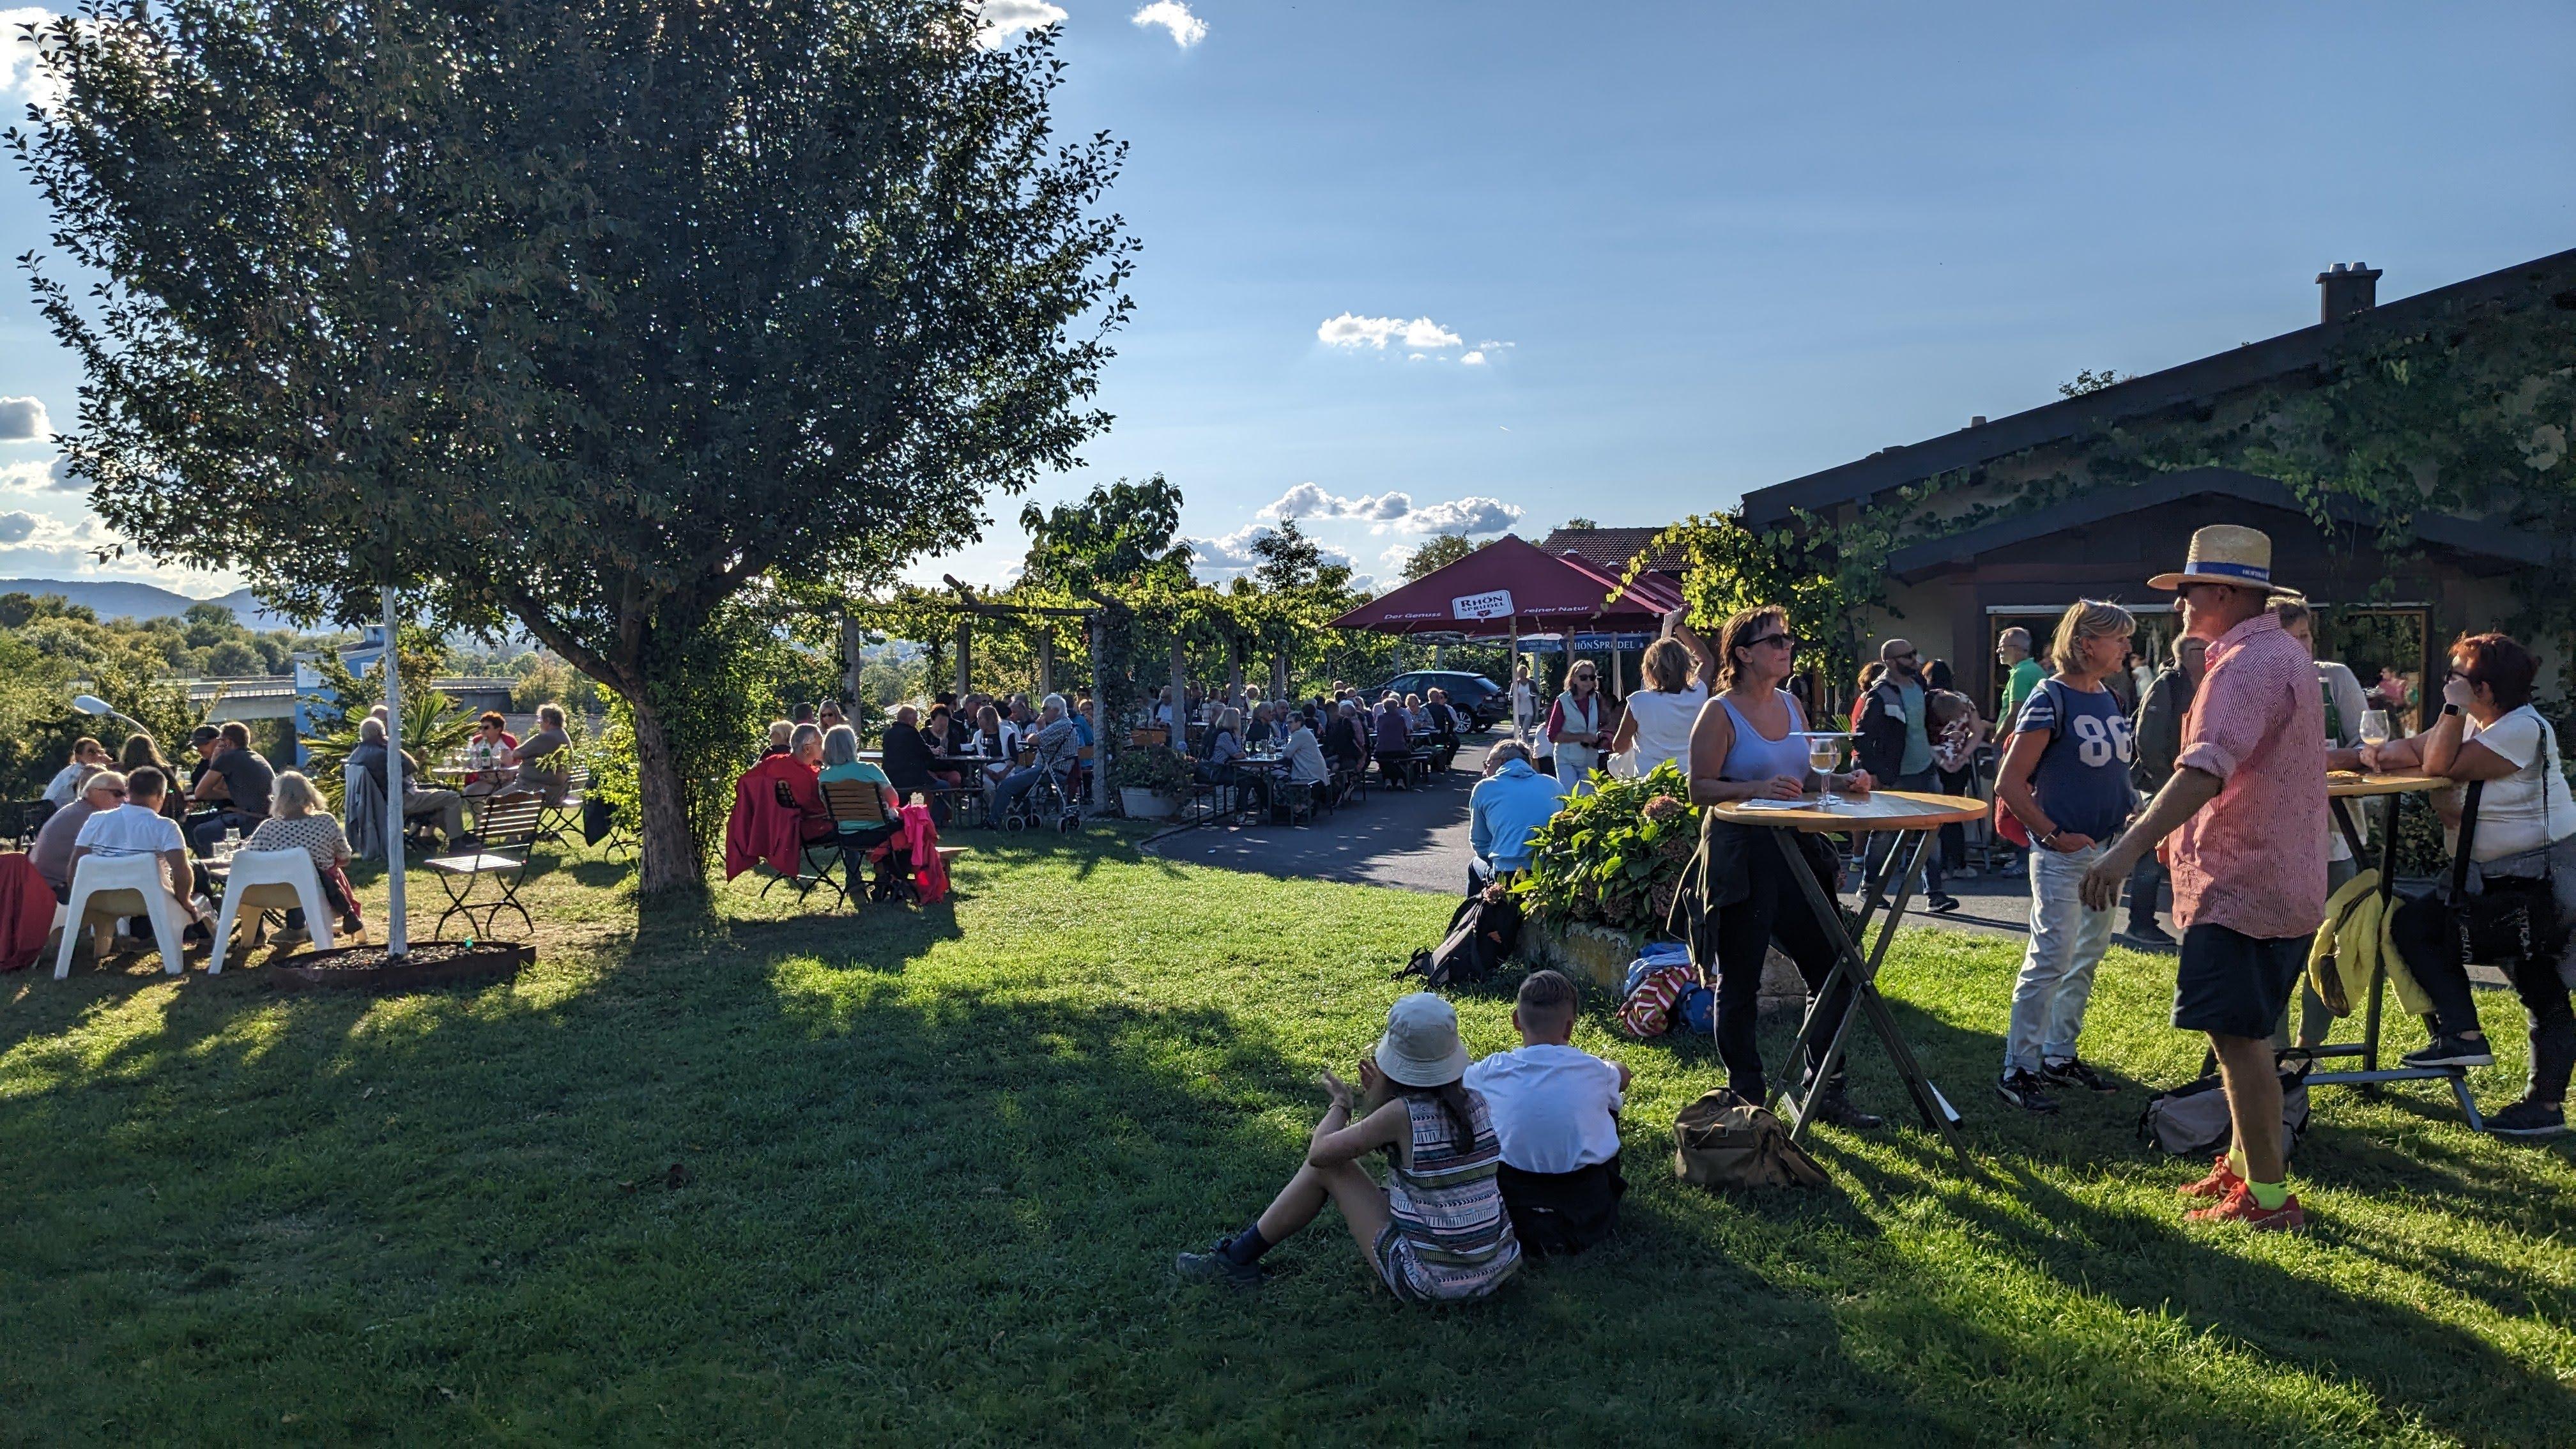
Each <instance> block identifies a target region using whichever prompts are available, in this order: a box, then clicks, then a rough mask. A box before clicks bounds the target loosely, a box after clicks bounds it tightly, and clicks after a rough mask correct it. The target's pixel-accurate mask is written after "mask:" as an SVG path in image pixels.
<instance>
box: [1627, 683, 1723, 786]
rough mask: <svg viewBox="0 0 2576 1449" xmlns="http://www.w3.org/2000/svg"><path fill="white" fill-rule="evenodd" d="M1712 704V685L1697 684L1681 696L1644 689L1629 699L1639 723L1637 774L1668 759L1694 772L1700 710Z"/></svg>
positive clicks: (1685, 770)
mask: <svg viewBox="0 0 2576 1449" xmlns="http://www.w3.org/2000/svg"><path fill="white" fill-rule="evenodd" d="M1706 703H1708V686H1706V685H1704V684H1694V685H1692V686H1691V687H1690V688H1688V689H1685V690H1683V691H1682V692H1681V693H1679V694H1666V693H1665V692H1664V691H1662V690H1660V689H1641V690H1638V691H1637V692H1636V693H1635V694H1632V695H1629V696H1628V714H1629V717H1630V718H1632V719H1634V720H1636V722H1637V738H1636V751H1637V773H1638V774H1640V775H1643V774H1645V773H1646V772H1648V771H1650V770H1652V769H1654V768H1655V767H1656V766H1657V765H1660V764H1662V763H1663V762H1664V761H1666V760H1670V761H1672V762H1673V763H1674V764H1675V765H1678V766H1679V767H1680V768H1681V772H1682V773H1683V774H1684V775H1688V774H1689V773H1690V737H1691V726H1692V725H1694V724H1697V723H1698V722H1699V709H1700V706H1701V705H1704V704H1706Z"/></svg>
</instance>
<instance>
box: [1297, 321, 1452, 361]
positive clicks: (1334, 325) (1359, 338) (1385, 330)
mask: <svg viewBox="0 0 2576 1449" xmlns="http://www.w3.org/2000/svg"><path fill="white" fill-rule="evenodd" d="M1315 338H1316V340H1317V341H1320V342H1322V343H1324V344H1326V345H1327V346H1331V347H1374V348H1376V349H1377V350H1378V351H1380V352H1383V351H1385V350H1386V345H1387V343H1389V342H1391V341H1392V342H1400V343H1402V344H1404V346H1406V347H1407V348H1411V349H1415V350H1418V351H1423V352H1437V351H1439V350H1441V349H1443V348H1448V347H1456V346H1458V345H1460V344H1461V343H1462V342H1464V341H1465V340H1466V339H1464V338H1462V337H1460V336H1459V335H1458V334H1457V333H1455V332H1452V331H1450V330H1449V329H1448V328H1446V327H1443V326H1441V325H1440V324H1439V323H1437V322H1434V321H1432V320H1431V319H1430V318H1428V317H1416V318H1414V319H1413V320H1412V321H1410V322H1407V321H1405V320H1404V319H1403V318H1401V317H1363V316H1361V315H1359V314H1358V313H1356V312H1344V313H1343V314H1342V315H1340V316H1339V317H1327V318H1325V319H1324V322H1323V325H1322V326H1319V327H1317V328H1316V329H1315Z"/></svg>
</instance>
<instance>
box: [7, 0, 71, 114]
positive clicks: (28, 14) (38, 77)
mask: <svg viewBox="0 0 2576 1449" xmlns="http://www.w3.org/2000/svg"><path fill="white" fill-rule="evenodd" d="M61 18H62V17H61V16H59V15H57V14H55V13H54V12H53V11H51V10H45V9H41V8H39V7H37V6H33V5H25V6H14V7H12V8H10V9H7V10H0V97H6V98H7V99H8V100H9V101H11V102H14V103H18V104H24V103H26V102H29V101H33V102H34V103H36V104H37V105H39V106H43V107H45V108H46V109H48V110H50V109H52V108H53V107H54V106H55V105H56V104H57V103H59V102H60V101H61V100H62V98H63V81H62V77H61V76H59V75H58V74H56V73H55V71H54V70H53V68H52V67H51V66H48V65H47V64H46V63H45V57H44V52H43V51H42V49H40V48H39V47H38V46H37V45H36V44H35V43H34V42H32V41H30V40H28V38H27V31H26V27H28V26H30V25H51V24H53V23H54V22H55V21H57V20H59V19H61ZM10 109H11V111H12V112H13V113H14V112H15V111H16V109H17V106H16V105H15V104H13V105H12V106H11V107H10ZM12 119H15V116H14V114H13V116H12Z"/></svg>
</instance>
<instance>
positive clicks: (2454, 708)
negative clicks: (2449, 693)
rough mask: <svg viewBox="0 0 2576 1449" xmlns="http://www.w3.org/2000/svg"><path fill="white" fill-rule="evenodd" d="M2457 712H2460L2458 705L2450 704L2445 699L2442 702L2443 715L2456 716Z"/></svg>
mask: <svg viewBox="0 0 2576 1449" xmlns="http://www.w3.org/2000/svg"><path fill="white" fill-rule="evenodd" d="M2459 712H2460V707H2459V706H2458V705H2456V704H2453V703H2451V702H2450V701H2449V700H2447V699H2446V700H2444V701H2442V713H2444V714H2458V713H2459Z"/></svg>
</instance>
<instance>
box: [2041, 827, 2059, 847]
mask: <svg viewBox="0 0 2576 1449" xmlns="http://www.w3.org/2000/svg"><path fill="white" fill-rule="evenodd" d="M2057 835H2058V832H2056V831H2054V830H2052V831H2050V832H2048V833H2047V834H2046V835H2043V836H2041V837H2040V838H2039V843H2040V844H2042V845H2046V844H2048V843H2049V842H2051V841H2053V840H2055V839H2057Z"/></svg>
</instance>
